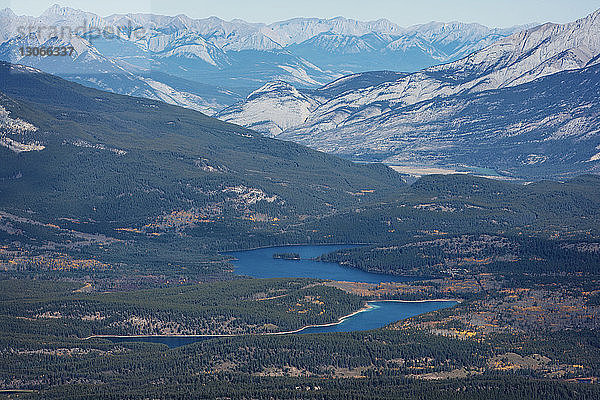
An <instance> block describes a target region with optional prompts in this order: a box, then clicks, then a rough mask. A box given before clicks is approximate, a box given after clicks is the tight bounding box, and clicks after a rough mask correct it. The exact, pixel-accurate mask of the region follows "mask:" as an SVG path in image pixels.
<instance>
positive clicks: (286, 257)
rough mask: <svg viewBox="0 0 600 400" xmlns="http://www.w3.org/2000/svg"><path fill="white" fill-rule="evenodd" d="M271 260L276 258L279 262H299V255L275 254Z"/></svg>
mask: <svg viewBox="0 0 600 400" xmlns="http://www.w3.org/2000/svg"><path fill="white" fill-rule="evenodd" d="M273 258H278V259H281V260H300V259H301V258H300V254H298V253H275V254H273Z"/></svg>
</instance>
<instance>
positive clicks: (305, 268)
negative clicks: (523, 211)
mask: <svg viewBox="0 0 600 400" xmlns="http://www.w3.org/2000/svg"><path fill="white" fill-rule="evenodd" d="M352 247H357V246H352V245H325V246H283V247H270V248H262V249H256V250H247V251H236V252H230V253H227V254H228V255H230V256H231V257H233V258H235V260H233V261H232V263H233V265H234V266H235V273H236V274H238V275H245V276H250V277H253V278H316V279H330V280H336V281H346V282H365V283H380V282H405V281H409V280H414V279H415V278H409V277H402V276H393V275H381V274H373V273H369V272H365V271H360V270H357V269H353V268H348V267H343V266H341V265H339V264H335V263H324V262H318V261H314V260H312V259H313V258H315V257H318V256H320V255H322V254H326V253H330V252H332V251H336V250H340V249H348V248H352ZM275 253H298V254H299V255H300V257H301V259H300V260H284V259H275V258H273V254H275ZM368 304H369V306H370V307H369V308H368V309H365V310H364V311H361V312H359V313H357V314H354V315H352V316H350V317H348V318H346V319H344V320H343V321H342V322H340V323H339V324H335V325H328V326H315V327H307V328H304V329H302V330H301V331H298V332H295V333H293V334H296V335H298V334H311V333H334V332H358V331H368V330H371V329H378V328H382V327H384V326H386V325H389V324H391V323H394V322H397V321H401V320H403V319H407V318H410V317H414V316H416V315H420V314H425V313H428V312H431V311H435V310H440V309H443V308H448V307H453V306H455V305H456V304H457V302H455V301H422V302H400V301H370V302H368ZM214 338H215V337H214V336H188V337H181V336H145V337H125V338H124V337H108V338H107V339H110V340H112V341H113V342H151V343H162V344H166V345H167V346H169V347H179V346H184V345H186V344H191V343H195V342H199V341H203V340H208V339H214Z"/></svg>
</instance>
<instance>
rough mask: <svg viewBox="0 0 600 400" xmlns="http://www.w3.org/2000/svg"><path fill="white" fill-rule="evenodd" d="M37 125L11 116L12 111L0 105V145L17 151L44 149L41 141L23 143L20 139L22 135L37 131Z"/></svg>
mask: <svg viewBox="0 0 600 400" xmlns="http://www.w3.org/2000/svg"><path fill="white" fill-rule="evenodd" d="M37 130H38V129H37V127H35V126H34V125H32V124H30V123H29V122H26V121H23V120H22V119H20V118H11V117H10V112H9V111H8V110H6V109H5V108H4V107H3V106H1V105H0V146H2V147H6V148H8V149H9V150H12V151H14V152H15V153H23V152H28V151H42V150H44V149H45V146H43V145H41V144H40V143H37V142H34V141H31V140H29V141H28V142H27V143H22V142H20V141H18V140H17V139H19V140H22V139H20V137H21V136H24V135H26V134H28V133H34V132H37Z"/></svg>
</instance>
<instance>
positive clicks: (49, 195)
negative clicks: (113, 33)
mask: <svg viewBox="0 0 600 400" xmlns="http://www.w3.org/2000/svg"><path fill="white" fill-rule="evenodd" d="M0 105H1V106H2V110H3V111H2V114H1V115H0V118H1V119H2V121H4V122H2V125H0V131H1V138H2V140H1V141H0V160H1V163H2V166H3V168H2V172H1V173H0V175H1V176H0V193H1V195H0V207H3V208H7V207H8V208H10V209H12V210H15V208H18V209H19V210H20V211H24V210H30V211H31V212H33V213H35V214H36V215H37V216H38V217H39V218H45V217H48V218H58V217H64V218H70V219H76V220H80V221H88V223H90V224H94V225H98V226H105V227H106V226H109V227H112V228H129V227H131V226H136V227H141V226H142V225H145V224H148V223H152V221H155V220H156V219H157V218H159V217H161V216H163V215H168V214H170V213H172V212H190V213H192V214H193V215H198V216H202V218H205V219H207V220H212V221H213V222H215V221H224V222H223V223H231V222H232V221H236V220H237V221H251V220H256V219H260V220H261V221H263V222H265V223H266V222H267V221H270V220H273V219H274V218H277V219H280V220H281V219H284V220H287V219H291V220H294V219H296V218H298V217H299V216H300V215H305V216H306V215H319V214H322V213H328V212H331V211H333V210H335V209H338V208H340V207H342V208H343V207H345V206H347V205H350V204H356V202H357V201H358V202H359V203H360V202H361V201H373V200H376V199H382V198H385V197H386V196H387V195H388V194H389V193H392V192H393V191H395V190H397V188H398V186H399V185H401V184H402V179H401V177H400V175H398V174H397V173H395V172H393V171H391V170H390V169H389V168H387V167H384V166H381V165H370V166H367V165H357V164H354V163H351V162H349V161H345V160H342V159H339V158H336V157H333V156H329V155H326V154H323V153H319V152H316V151H314V150H310V149H308V148H305V147H302V146H300V145H297V144H294V143H287V142H282V141H277V140H273V139H268V138H264V137H261V136H259V135H257V134H255V133H254V132H252V131H249V130H246V129H245V128H241V127H238V126H235V125H231V124H227V123H223V122H221V121H218V120H215V119H212V118H209V117H206V116H205V115H203V114H200V113H198V112H195V111H192V110H187V109H183V108H179V107H174V106H170V105H167V104H164V103H160V102H157V101H152V100H147V99H141V98H132V97H126V96H120V95H115V94H110V93H106V92H101V91H97V90H94V89H90V88H86V87H83V86H81V85H78V84H74V83H70V82H68V81H65V80H62V79H60V78H57V77H54V76H51V75H47V74H44V73H41V72H39V71H36V70H34V69H32V68H29V67H23V66H15V65H10V64H6V63H2V64H0ZM371 189H375V190H374V192H371V191H369V190H371ZM361 191H365V192H361ZM359 195H360V196H359ZM197 218H201V217H197ZM215 226H216V225H215Z"/></svg>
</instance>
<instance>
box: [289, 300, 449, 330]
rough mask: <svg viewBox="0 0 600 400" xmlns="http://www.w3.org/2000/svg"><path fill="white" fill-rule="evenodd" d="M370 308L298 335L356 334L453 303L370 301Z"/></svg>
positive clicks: (311, 328) (446, 306)
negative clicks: (340, 320) (335, 322)
mask: <svg viewBox="0 0 600 400" xmlns="http://www.w3.org/2000/svg"><path fill="white" fill-rule="evenodd" d="M368 304H369V306H370V308H369V309H368V310H365V311H361V312H359V313H358V314H355V315H353V316H351V317H349V318H346V319H345V320H343V321H342V322H341V323H339V324H337V325H330V326H313V327H309V328H304V329H303V330H301V331H300V332H298V333H299V334H305V333H330V332H357V331H368V330H371V329H377V328H382V327H384V326H386V325H389V324H391V323H394V322H397V321H401V320H403V319H407V318H410V317H414V316H415V315H420V314H425V313H428V312H431V311H435V310H441V309H442V308H448V307H453V306H455V305H456V304H458V303H457V302H455V301H419V302H403V301H370V302H369V303H368Z"/></svg>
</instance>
